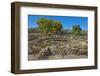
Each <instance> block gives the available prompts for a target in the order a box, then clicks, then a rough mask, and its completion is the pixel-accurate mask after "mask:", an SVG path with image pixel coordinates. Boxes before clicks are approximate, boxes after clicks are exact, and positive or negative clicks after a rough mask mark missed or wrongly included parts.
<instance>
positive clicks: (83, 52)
mask: <svg viewBox="0 0 100 76" xmlns="http://www.w3.org/2000/svg"><path fill="white" fill-rule="evenodd" d="M79 52H80V54H81V55H87V54H88V51H87V49H79Z"/></svg>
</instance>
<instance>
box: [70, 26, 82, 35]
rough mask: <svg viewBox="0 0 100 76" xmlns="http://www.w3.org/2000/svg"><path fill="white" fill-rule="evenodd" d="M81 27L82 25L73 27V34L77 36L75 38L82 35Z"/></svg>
mask: <svg viewBox="0 0 100 76" xmlns="http://www.w3.org/2000/svg"><path fill="white" fill-rule="evenodd" d="M81 30H82V29H81V27H80V25H74V26H73V27H72V34H73V35H75V36H79V35H80V34H81Z"/></svg>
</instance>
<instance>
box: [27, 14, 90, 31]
mask: <svg viewBox="0 0 100 76" xmlns="http://www.w3.org/2000/svg"><path fill="white" fill-rule="evenodd" d="M40 18H47V19H52V20H57V21H60V22H61V23H62V24H63V28H64V29H71V28H72V26H73V25H80V27H81V28H82V29H83V30H88V17H76V16H51V15H28V28H34V27H38V25H37V23H36V21H37V20H38V19H40Z"/></svg>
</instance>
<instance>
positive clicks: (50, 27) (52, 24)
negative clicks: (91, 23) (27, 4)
mask: <svg viewBox="0 0 100 76" xmlns="http://www.w3.org/2000/svg"><path fill="white" fill-rule="evenodd" d="M37 24H38V26H39V29H40V31H41V32H43V33H47V34H49V33H50V34H51V33H61V32H62V29H63V25H62V23H61V22H60V21H56V20H51V19H47V18H40V19H39V20H37ZM81 30H82V29H81V27H80V25H73V27H72V31H71V33H72V34H73V35H75V36H79V35H80V34H81Z"/></svg>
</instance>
